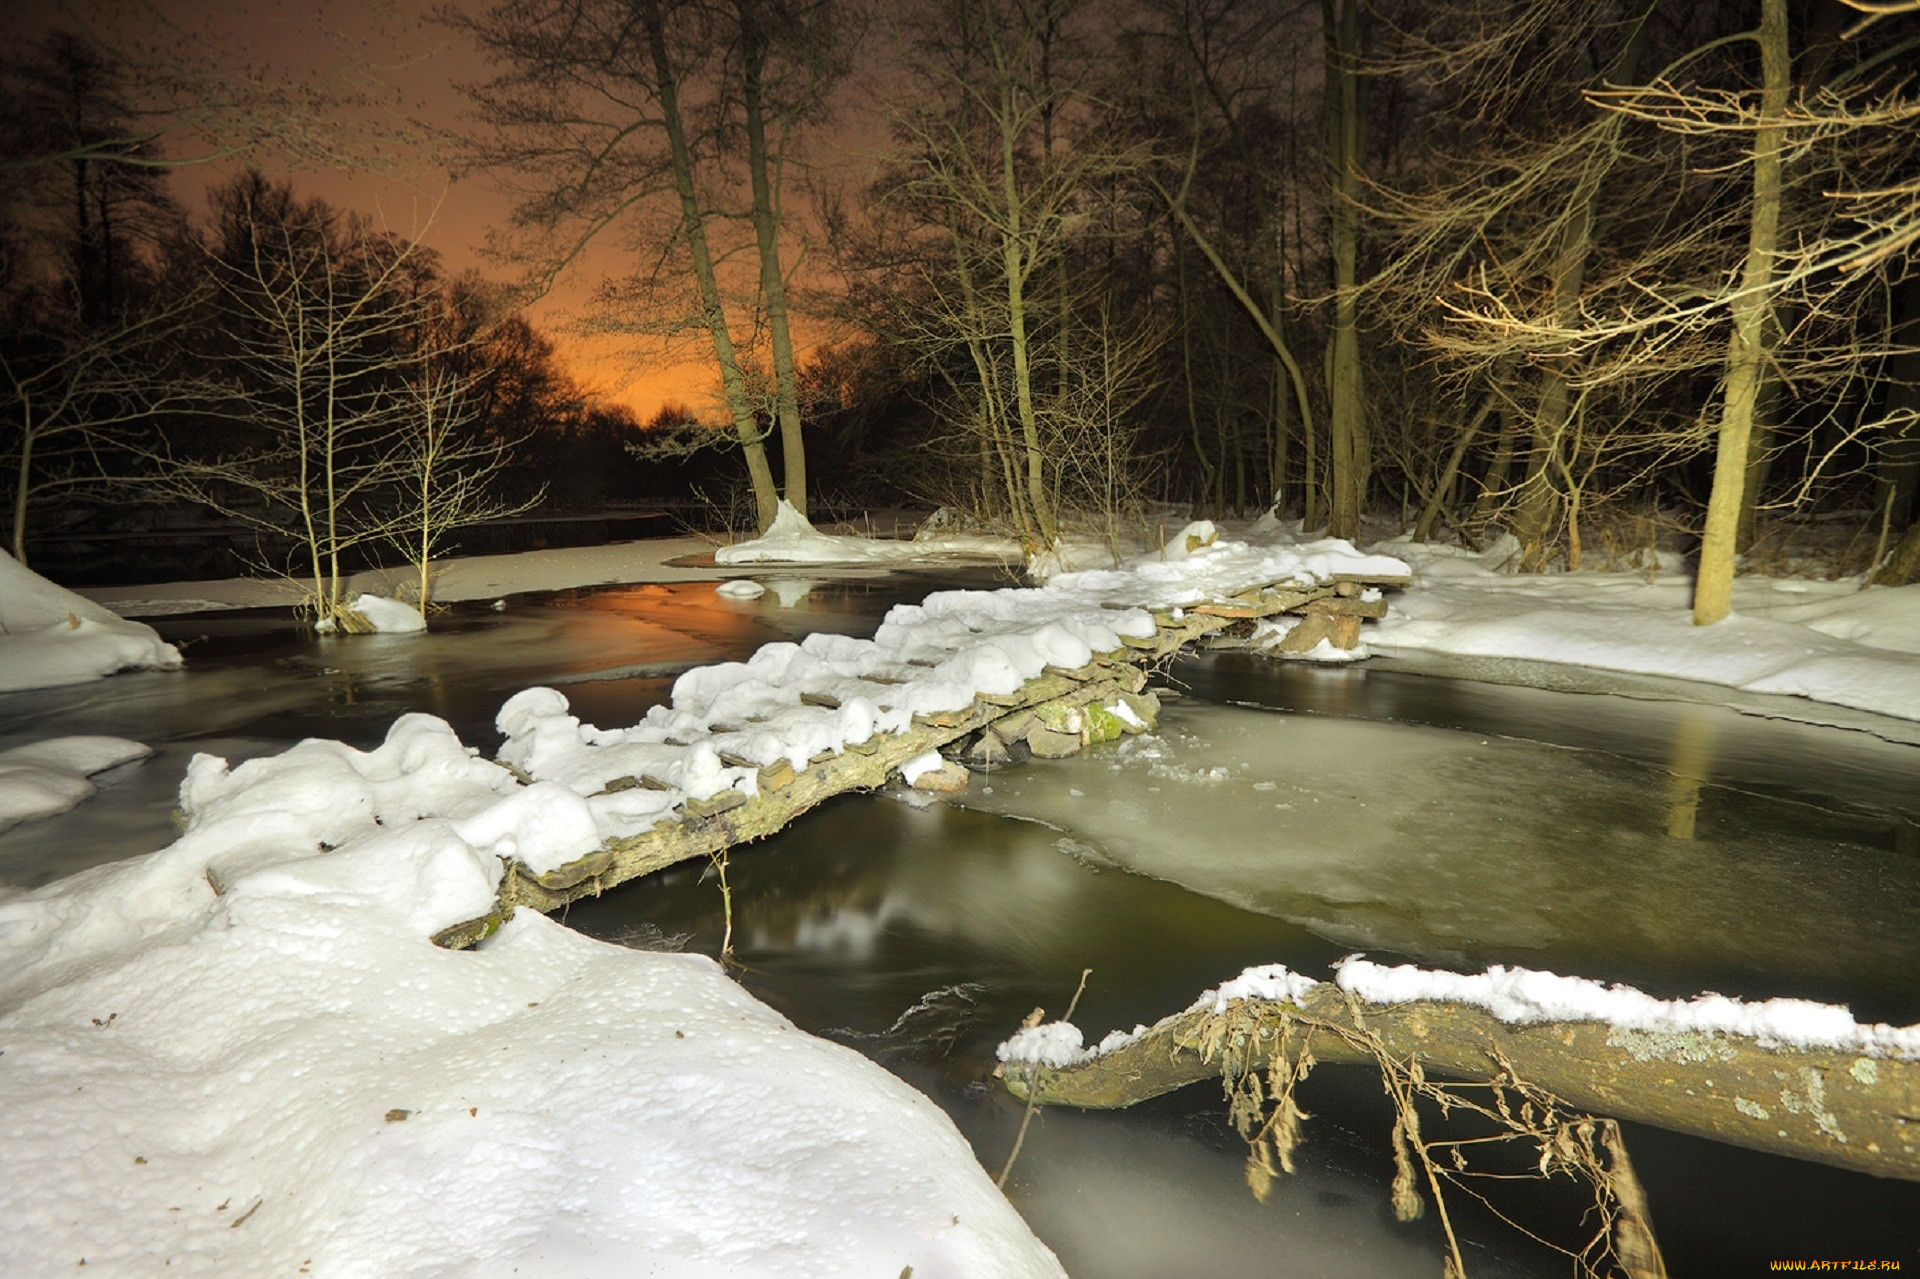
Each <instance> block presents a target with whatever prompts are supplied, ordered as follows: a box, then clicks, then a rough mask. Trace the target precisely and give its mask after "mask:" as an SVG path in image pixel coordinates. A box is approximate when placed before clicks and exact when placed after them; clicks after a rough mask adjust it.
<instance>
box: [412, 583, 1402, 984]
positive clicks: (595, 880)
mask: <svg viewBox="0 0 1920 1279" xmlns="http://www.w3.org/2000/svg"><path fill="white" fill-rule="evenodd" d="M1394 580H1396V581H1397V580H1399V579H1394ZM1360 591H1361V587H1360V586H1359V585H1357V584H1356V583H1354V582H1351V581H1348V580H1347V579H1344V578H1343V579H1337V580H1333V581H1326V582H1319V583H1300V582H1291V581H1287V582H1277V583H1269V584H1266V585H1263V586H1260V587H1258V588H1256V589H1251V590H1248V591H1246V592H1243V593H1242V594H1240V595H1237V596H1235V597H1234V598H1233V599H1232V600H1231V601H1230V602H1229V603H1227V604H1222V605H1219V606H1217V607H1215V606H1209V605H1196V606H1192V607H1188V608H1174V607H1161V608H1156V609H1154V610H1152V612H1151V616H1152V618H1153V622H1154V630H1153V633H1152V634H1150V635H1129V634H1122V635H1121V636H1120V637H1119V638H1120V640H1121V642H1120V644H1119V645H1118V647H1116V648H1114V650H1113V651H1111V652H1104V653H1103V652H1095V653H1093V655H1092V657H1091V659H1090V660H1089V661H1088V662H1087V663H1086V664H1085V665H1083V666H1080V667H1077V668H1074V669H1071V670H1061V669H1058V668H1054V667H1049V668H1047V669H1046V670H1045V671H1043V672H1041V673H1040V674H1039V675H1037V676H1035V677H1034V678H1032V679H1029V680H1027V681H1026V682H1025V683H1024V684H1023V685H1021V686H1020V687H1019V688H1017V689H1016V690H1014V691H1013V692H1011V693H980V694H978V695H976V696H975V697H974V698H973V700H972V701H971V703H970V704H966V705H963V706H961V707H959V708H957V709H953V710H942V711H937V712H932V713H928V714H923V715H919V716H916V717H915V718H914V720H913V722H912V724H911V725H910V726H909V727H907V728H905V729H904V730H902V731H899V732H876V733H874V734H873V735H872V736H871V737H868V738H866V739H865V740H861V741H850V742H848V743H847V744H846V746H845V748H844V749H843V750H840V751H838V752H837V753H829V754H826V755H823V756H821V757H818V758H815V759H813V760H810V761H808V762H807V764H806V766H805V767H804V768H797V767H795V766H794V764H793V763H792V762H791V761H787V760H779V761H775V762H773V763H770V764H767V765H765V766H764V767H761V768H760V769H759V771H758V774H757V776H756V778H755V780H756V781H757V785H755V786H753V787H751V789H752V791H753V792H754V793H751V794H749V793H747V792H746V791H744V790H740V789H737V788H736V789H728V790H723V791H721V792H719V793H717V794H713V795H705V796H700V797H697V798H696V797H692V796H689V797H686V798H684V799H681V800H676V801H674V804H675V807H674V811H673V813H672V814H671V815H670V816H666V817H663V818H662V819H660V820H657V821H655V822H654V823H653V824H652V825H651V826H650V828H649V829H646V830H644V831H641V832H640V833H638V834H633V835H621V836H615V837H613V838H610V839H608V840H606V842H605V843H604V844H603V845H602V846H601V847H599V848H598V849H595V850H594V851H592V852H590V853H588V854H586V855H585V856H582V857H579V858H577V859H575V860H574V861H571V862H569V863H567V864H565V865H563V866H558V867H554V868H551V869H548V870H545V871H542V872H538V873H536V872H535V871H533V870H531V869H530V868H528V867H527V866H526V865H524V864H522V863H520V862H517V861H509V862H508V863H507V867H506V872H505V874H504V875H503V877H502V880H501V884H500V889H499V893H498V896H497V898H496V901H495V905H494V908H493V909H492V910H491V911H489V912H488V913H487V914H486V915H484V916H481V917H479V918H477V919H471V920H467V921H465V922H464V923H460V924H456V925H454V926H453V927H451V928H448V929H445V930H443V931H442V932H440V933H439V934H437V935H436V936H435V938H434V941H435V942H436V943H438V944H439V945H442V946H449V947H455V948H458V947H464V946H470V945H472V944H474V943H475V942H477V941H479V940H480V939H482V938H484V937H486V936H488V935H489V934H491V933H492V932H493V931H494V930H495V929H496V928H498V927H499V926H500V924H501V923H502V922H503V921H504V920H505V919H507V918H508V917H509V916H511V915H512V913H513V911H514V910H515V909H516V908H518V907H521V906H529V907H532V908H533V909H535V910H539V911H542V912H551V911H554V910H558V909H559V908H560V907H562V906H564V905H566V904H567V903H568V902H570V901H574V900H576V899H578V898H581V897H588V896H598V895H599V894H600V893H602V892H604V891H606V890H607V889H608V888H611V887H613V886H615V885H616V884H620V883H623V882H625V881H627V880H630V879H634V878H636V877H639V876H642V875H647V874H650V873H652V872H654V871H657V870H662V869H664V868H666V867H668V866H672V865H675V864H677V863H679V862H683V861H689V860H693V859H697V858H711V857H716V856H719V855H720V854H721V853H723V852H724V851H725V850H727V849H729V848H731V847H733V846H735V845H739V844H745V843H749V842H751V841H754V840H758V839H763V838H765V837H767V836H769V835H772V834H774V833H775V832H776V831H779V830H780V829H782V828H783V827H785V826H786V825H787V824H788V823H789V822H791V821H793V820H794V819H795V818H797V817H798V816H800V815H801V814H802V813H804V812H806V811H807V810H808V809H810V808H813V807H814V806H816V805H818V804H820V803H822V802H824V801H825V800H827V799H830V798H832V797H833V796H835V795H840V794H846V793H850V792H857V791H867V790H873V789H876V788H878V787H879V786H882V785H884V784H885V783H886V782H887V781H888V780H889V779H890V778H891V777H892V776H894V775H895V774H897V773H898V771H899V769H900V766H901V765H902V764H905V763H907V762H908V761H909V760H912V759H914V758H916V757H918V756H920V755H923V754H924V753H926V752H927V751H930V750H938V749H941V748H943V747H949V746H952V745H953V744H955V743H958V742H962V741H963V740H964V739H967V738H969V737H974V736H976V735H978V734H981V733H982V732H983V730H987V729H989V728H991V727H993V726H996V725H999V726H1002V730H1003V731H1001V732H999V733H998V734H997V736H998V737H999V739H1000V741H1001V742H1002V743H1006V742H1013V741H1022V742H1024V743H1025V744H1026V745H1027V747H1028V748H1029V749H1030V750H1031V751H1032V752H1033V753H1034V754H1036V755H1039V756H1043V757H1044V756H1058V755H1066V754H1073V753H1077V752H1078V751H1080V750H1082V749H1084V748H1085V747H1086V746H1087V744H1088V743H1090V742H1097V741H1104V740H1109V739H1111V738H1113V737H1115V736H1118V735H1119V734H1120V733H1121V732H1123V731H1124V732H1137V731H1144V729H1145V728H1146V727H1147V726H1148V722H1147V721H1148V720H1149V719H1150V717H1151V710H1150V707H1149V706H1148V705H1147V704H1146V703H1143V702H1142V701H1141V699H1140V697H1139V694H1140V693H1141V691H1142V690H1143V689H1144V688H1145V687H1146V681H1147V675H1146V670H1147V667H1149V666H1150V665H1152V664H1153V663H1156V662H1159V661H1162V660H1165V659H1167V658H1169V657H1171V656H1173V655H1174V654H1175V653H1177V652H1179V651H1180V650H1181V649H1182V648H1184V647H1186V646H1187V645H1189V644H1192V643H1194V642H1195V641H1197V640H1201V639H1204V638H1206V637H1208V636H1210V635H1213V634H1215V633H1217V632H1219V631H1221V630H1223V629H1225V628H1227V627H1229V626H1233V625H1236V624H1240V623H1242V622H1243V621H1244V620H1245V619H1246V618H1249V617H1263V616H1271V615H1273V614H1276V613H1284V612H1294V611H1300V610H1303V609H1307V608H1309V607H1318V606H1328V607H1335V606H1337V605H1338V602H1339V601H1342V600H1344V599H1346V598H1348V597H1352V596H1356V595H1358V594H1359V593H1360ZM1355 622H1356V624H1357V619H1355ZM905 665H908V666H919V667H925V668H927V669H929V670H931V669H933V668H934V667H935V665H936V663H935V662H934V661H932V660H930V659H929V658H927V657H914V658H910V659H908V660H907V661H906V662H905ZM859 682H861V683H863V684H871V685H874V686H875V687H876V688H880V689H884V688H887V687H889V686H895V685H898V684H900V683H901V682H902V681H901V680H900V679H899V678H898V677H897V676H896V675H893V674H888V673H886V672H884V671H868V672H866V673H864V674H863V675H861V676H860V677H859ZM838 687H842V688H844V683H842V684H840V685H838ZM793 698H794V701H795V703H796V704H797V705H800V706H805V707H811V708H818V709H821V710H823V711H830V710H832V709H833V708H837V707H839V706H840V705H841V702H842V698H841V697H840V695H839V694H837V693H835V692H833V691H830V690H828V689H826V688H805V687H801V688H796V689H795V690H793ZM1121 708H1124V709H1121ZM1143 712H1145V713H1144V714H1143ZM741 727H742V726H741V725H735V724H730V723H718V722H713V723H709V724H707V725H706V727H705V730H704V732H699V731H697V730H696V731H694V732H691V733H690V734H689V736H688V737H685V738H682V737H672V736H669V737H667V738H665V741H664V744H665V745H668V746H671V747H675V748H682V749H691V748H693V747H694V746H695V745H696V744H697V742H698V741H699V740H702V739H704V740H705V741H707V742H709V743H712V744H713V745H714V746H715V747H716V757H717V758H719V759H720V760H721V761H722V762H723V763H727V764H729V765H730V766H733V767H742V766H744V767H745V768H748V769H750V768H752V767H753V765H752V763H751V761H749V760H747V759H745V758H744V757H741V756H739V755H737V754H735V753H733V752H731V750H730V749H729V748H728V747H727V746H726V744H725V743H723V742H722V741H721V740H720V739H722V738H726V739H727V740H728V741H731V740H732V738H731V737H730V736H729V735H731V734H736V733H738V732H740V730H741ZM987 754H988V756H989V757H990V756H991V754H992V751H991V747H990V748H989V750H988V751H987ZM508 767H510V768H511V765H508ZM512 771H514V773H515V776H516V779H517V780H519V781H521V782H522V783H523V784H525V783H527V782H530V781H531V780H533V779H532V778H530V777H528V776H527V775H526V774H525V773H524V772H522V771H521V770H519V769H513V770H512ZM622 789H642V790H671V789H672V788H671V787H669V786H668V785H667V784H666V783H665V782H663V781H661V780H659V779H658V778H656V777H653V776H651V775H650V774H645V773H640V774H638V775H632V776H625V777H618V778H613V779H610V780H608V781H606V782H605V783H604V788H603V789H602V791H601V794H607V793H611V792H614V791H617V790H622Z"/></svg>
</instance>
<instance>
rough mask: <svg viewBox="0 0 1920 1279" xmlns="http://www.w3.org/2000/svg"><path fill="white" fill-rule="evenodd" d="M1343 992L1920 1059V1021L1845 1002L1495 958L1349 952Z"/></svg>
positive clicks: (1518, 1019) (1530, 1017) (1517, 1016)
mask: <svg viewBox="0 0 1920 1279" xmlns="http://www.w3.org/2000/svg"><path fill="white" fill-rule="evenodd" d="M1334 971H1335V972H1336V974H1337V977H1336V981H1337V983H1338V985H1339V987H1340V989H1342V990H1344V991H1346V992H1347V993H1349V994H1352V995H1357V996H1359V997H1360V998H1362V999H1364V1000H1366V1001H1368V1002H1369V1003H1375V1004H1399V1003H1407V1002H1410V1001H1413V1000H1419V999H1431V1000H1444V1001H1447V1002H1450V1003H1456V1004H1468V1005H1471V1006H1473V1007H1475V1008H1484V1009H1486V1010H1487V1011H1488V1012H1490V1013H1492V1014H1493V1015H1494V1016H1495V1017H1497V1018H1499V1019H1500V1020H1501V1021H1504V1022H1508V1023H1512V1024H1517V1025H1527V1024H1531V1023H1535V1022H1543V1021H1577V1022H1604V1023H1606V1024H1607V1025H1610V1026H1613V1027H1615V1028H1616V1029H1620V1030H1637V1031H1647V1032H1651V1033H1655V1034H1673V1033H1685V1032H1692V1033H1697V1034H1707V1035H1741V1036H1744V1037H1746V1038H1748V1039H1755V1040H1758V1041H1759V1042H1760V1043H1761V1044H1763V1045H1765V1046H1767V1047H1770V1048H1772V1047H1782V1046H1787V1047H1799V1048H1837V1049H1840V1050H1842V1051H1844V1052H1854V1053H1861V1054H1864V1055H1866V1056H1870V1057H1898V1058H1903V1059H1907V1060H1913V1059H1916V1058H1920V1025H1915V1026H1904V1027H1894V1026H1889V1025H1886V1024H1885V1023H1878V1024H1874V1025H1861V1024H1860V1023H1859V1022H1856V1021H1855V1020H1854V1019H1853V1014H1852V1013H1850V1012H1848V1010H1847V1009H1845V1008H1843V1007H1841V1006H1839V1005H1837V1004H1818V1003H1814V1002H1812V1001H1810V1000H1805V999H1768V1000H1764V1001H1761V1002H1757V1003H1747V1002H1744V1001H1742V1000H1738V999H1729V998H1728V997H1727V996H1725V995H1717V994H1712V993H1708V994H1704V995H1699V996H1696V997H1694V998H1692V999H1684V1000H1682V999H1655V998H1654V997H1653V996H1651V995H1647V994H1644V993H1642V992H1641V991H1638V990H1635V989H1634V988H1633V987H1631V986H1621V985H1611V986H1608V985H1602V984H1601V983H1599V982H1597V981H1590V980H1588V979H1587V978H1584V977H1563V976H1561V975H1559V974H1558V973H1547V972H1536V971H1534V970H1532V969H1527V968H1507V967H1503V966H1502V965H1499V964H1494V965H1492V966H1491V967H1489V968H1488V969H1487V970H1486V971H1485V972H1483V973H1477V974H1472V975H1467V974H1462V973H1450V972H1440V971H1435V970H1433V969H1427V968H1417V967H1414V966H1412V965H1410V964H1399V965H1394V966H1387V965H1384V964H1376V963H1374V962H1373V961H1371V960H1368V959H1364V958H1362V957H1360V956H1357V955H1354V956H1349V957H1347V958H1346V959H1343V960H1341V961H1340V963H1338V964H1336V965H1335V966H1334Z"/></svg>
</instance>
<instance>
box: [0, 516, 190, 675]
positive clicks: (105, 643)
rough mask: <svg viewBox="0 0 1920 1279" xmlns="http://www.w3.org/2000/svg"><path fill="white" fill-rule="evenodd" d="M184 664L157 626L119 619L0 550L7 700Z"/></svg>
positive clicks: (0, 638)
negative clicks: (17, 692)
mask: <svg viewBox="0 0 1920 1279" xmlns="http://www.w3.org/2000/svg"><path fill="white" fill-rule="evenodd" d="M179 665H180V653H179V650H178V649H176V648H174V647H173V645H171V644H167V643H163V642H162V641H161V639H160V637H159V636H158V635H157V634H155V633H154V630H153V628H152V627H151V626H146V625H143V624H142V623H139V622H129V621H127V620H126V619H125V618H123V617H118V616H115V615H114V614H113V613H110V612H108V611H107V610H106V609H104V608H102V607H101V606H100V605H98V604H95V603H94V602H93V601H91V600H87V599H82V598H81V597H80V596H78V595H75V594H74V593H73V592H72V591H69V590H67V589H65V588H64V587H59V586H55V585H54V584H53V583H52V582H49V581H48V580H47V579H46V578H44V577H41V576H40V575H39V574H38V573H35V572H34V571H33V570H32V569H29V568H27V567H26V566H25V565H24V564H22V563H20V561H18V560H16V559H14V558H13V556H11V555H9V554H7V553H6V552H5V551H0V693H5V692H13V691H15V690H18V689H23V688H52V687H54V686H55V685H59V684H81V683H85V682H86V681H88V680H93V679H99V678H101V677H102V676H106V675H111V674H113V673H114V672H115V671H123V670H127V669H130V668H136V667H145V668H155V669H161V670H172V669H174V668H175V667H178V666H179Z"/></svg>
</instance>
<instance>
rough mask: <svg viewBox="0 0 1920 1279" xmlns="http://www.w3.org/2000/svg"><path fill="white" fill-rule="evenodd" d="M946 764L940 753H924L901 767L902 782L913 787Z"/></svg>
mask: <svg viewBox="0 0 1920 1279" xmlns="http://www.w3.org/2000/svg"><path fill="white" fill-rule="evenodd" d="M946 762H947V761H946V760H945V759H944V758H942V757H941V755H940V752H939V751H922V752H920V753H919V754H918V755H915V756H914V757H913V758H912V759H910V760H908V761H907V762H906V763H904V764H902V765H900V780H902V781H904V782H905V783H906V784H907V785H909V786H911V785H913V784H914V783H915V782H917V781H919V780H920V779H921V778H922V777H925V776H926V775H927V774H928V773H931V772H933V771H934V770H935V769H936V768H940V767H942V766H943V765H945V764H946Z"/></svg>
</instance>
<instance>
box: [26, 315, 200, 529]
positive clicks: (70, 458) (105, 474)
mask: <svg viewBox="0 0 1920 1279" xmlns="http://www.w3.org/2000/svg"><path fill="white" fill-rule="evenodd" d="M201 300H202V299H201V298H200V296H199V295H198V294H196V293H194V292H192V291H183V292H180V293H177V294H175V295H173V296H172V297H169V298H166V299H164V300H163V301H161V302H159V303H156V304H155V305H154V306H152V307H151V308H150V309H148V310H146V311H144V312H141V313H138V314H135V315H130V316H127V317H125V318H123V319H121V320H120V321H118V322H117V323H113V324H110V325H105V326H102V327H100V328H97V329H92V330H89V329H86V328H83V327H81V326H80V325H79V324H78V323H67V324H64V325H62V326H61V327H59V328H58V329H55V330H52V331H45V330H43V331H41V332H38V333H32V334H14V335H9V338H8V339H7V340H4V341H0V405H3V406H4V411H5V413H6V417H7V419H8V420H9V424H10V426H11V427H12V430H11V432H10V433H9V437H8V445H7V448H6V449H5V451H4V453H0V456H5V455H9V454H10V456H9V457H8V461H9V463H10V465H9V467H8V470H9V472H10V476H11V480H12V483H11V488H12V502H11V515H12V521H11V534H10V543H11V546H12V550H13V557H14V558H15V559H16V560H18V561H20V562H21V563H22V564H25V563H26V562H27V514H28V511H29V509H30V507H31V506H32V505H33V504H34V502H36V501H37V500H39V499H42V498H45V497H49V496H51V495H53V494H56V493H72V492H74V491H76V490H80V489H87V488H98V487H100V486H101V485H103V484H114V483H119V484H126V483H129V482H131V477H130V476H129V475H128V474H127V473H126V472H125V470H124V468H123V467H122V466H121V464H120V462H119V455H120V454H121V453H122V452H123V451H124V450H127V449H129V448H130V447H131V446H134V445H136V444H138V443H140V441H138V440H137V438H136V437H135V436H134V435H133V434H131V433H130V432H131V428H132V427H134V425H135V424H137V423H142V422H148V421H151V420H152V419H153V418H155V417H156V416H158V415H159V414H162V413H165V412H167V411H168V410H170V409H172V408H176V407H180V406H184V405H190V404H199V403H201V402H203V401H204V399H205V398H206V396H207V394H208V393H209V390H210V388H209V387H208V386H206V385H205V384H204V383H203V382H201V381H200V380H198V379H196V378H193V377H191V376H188V375H183V374H180V373H177V372H174V371H170V370H169V369H168V368H167V364H168V362H169V361H168V356H167V353H166V350H165V348H166V347H167V345H168V344H169V343H171V342H172V341H173V340H174V339H175V338H177V337H178V336H179V335H180V334H181V332H182V331H183V330H184V329H185V328H186V326H187V324H188V322H189V321H190V320H191V319H192V318H193V317H194V316H195V314H196V312H197V310H198V308H199V305H200V302H201Z"/></svg>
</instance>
